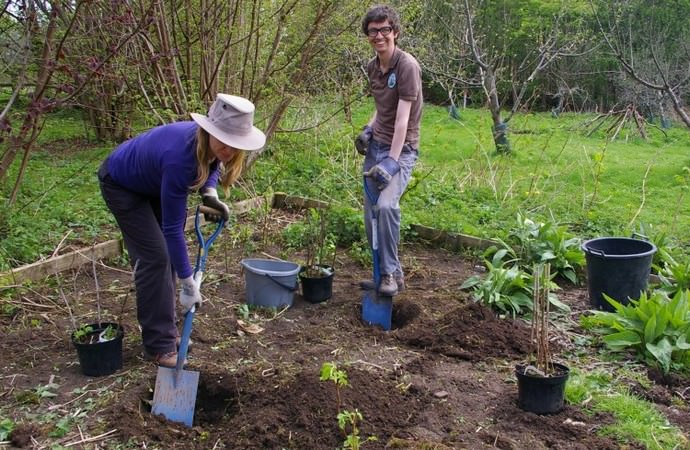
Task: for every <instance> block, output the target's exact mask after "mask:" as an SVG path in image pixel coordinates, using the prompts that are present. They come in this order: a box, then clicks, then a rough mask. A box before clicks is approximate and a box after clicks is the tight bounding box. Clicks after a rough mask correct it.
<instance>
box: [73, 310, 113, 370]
mask: <svg viewBox="0 0 690 450" xmlns="http://www.w3.org/2000/svg"><path fill="white" fill-rule="evenodd" d="M89 326H90V327H91V329H92V330H93V331H91V332H90V333H89V334H88V336H93V337H95V342H93V343H82V342H79V341H78V340H77V339H76V337H75V333H72V343H73V344H74V347H75V348H76V349H77V355H78V357H79V364H80V365H81V371H82V373H83V374H84V375H86V376H89V377H101V376H104V375H110V374H112V373H115V372H117V371H118V370H120V369H122V338H123V337H124V329H123V328H122V327H121V326H120V325H119V324H116V323H111V322H102V323H94V324H91V325H89ZM108 326H111V327H113V329H114V330H115V331H116V333H117V334H116V336H115V338H114V339H111V340H108V341H103V342H99V341H98V336H99V334H100V333H101V332H102V331H104V330H105V329H106V328H107V327H108ZM89 340H91V339H89Z"/></svg>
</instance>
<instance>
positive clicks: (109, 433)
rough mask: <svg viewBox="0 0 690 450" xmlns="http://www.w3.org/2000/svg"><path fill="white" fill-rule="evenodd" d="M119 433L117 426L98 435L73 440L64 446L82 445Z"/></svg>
mask: <svg viewBox="0 0 690 450" xmlns="http://www.w3.org/2000/svg"><path fill="white" fill-rule="evenodd" d="M114 433H117V428H115V429H113V430H110V431H108V432H107V433H103V434H99V435H98V436H93V437H89V438H83V439H81V440H79V441H73V442H68V443H66V444H65V445H64V446H65V447H72V446H74V445H80V444H86V443H89V442H96V441H102V440H103V439H105V438H107V437H109V436H111V435H112V434H114Z"/></svg>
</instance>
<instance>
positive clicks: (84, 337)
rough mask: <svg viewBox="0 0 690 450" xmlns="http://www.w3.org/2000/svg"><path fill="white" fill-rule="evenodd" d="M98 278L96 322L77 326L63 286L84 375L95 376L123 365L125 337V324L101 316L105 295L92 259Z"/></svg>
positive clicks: (71, 337) (108, 373) (135, 266)
mask: <svg viewBox="0 0 690 450" xmlns="http://www.w3.org/2000/svg"><path fill="white" fill-rule="evenodd" d="M92 263H93V265H92V267H93V275H94V282H95V284H96V305H97V314H98V316H97V321H96V322H94V323H86V324H82V325H80V326H77V324H76V321H75V319H74V316H73V315H72V310H71V308H70V306H69V302H68V301H67V298H66V297H65V294H64V292H63V291H62V288H60V294H61V296H62V298H63V300H64V302H65V304H66V305H67V311H68V312H69V315H70V319H71V320H72V326H73V327H74V330H73V331H72V333H71V335H70V340H71V341H72V344H73V345H74V348H75V349H76V350H77V356H78V357H79V364H80V365H81V370H82V373H83V374H84V375H87V376H91V377H98V376H104V375H110V374H112V373H114V372H116V371H117V370H119V369H121V368H122V341H123V338H124V335H125V333H124V328H123V327H122V325H120V324H119V320H118V321H117V322H108V321H103V320H101V298H100V289H99V286H98V278H97V277H96V267H95V261H92ZM137 265H138V264H135V265H134V273H136V270H137ZM131 290H132V289H130V290H128V292H127V294H126V295H125V296H124V299H123V301H122V305H121V312H120V315H122V311H124V307H125V304H126V302H127V299H128V297H129V293H130V292H131Z"/></svg>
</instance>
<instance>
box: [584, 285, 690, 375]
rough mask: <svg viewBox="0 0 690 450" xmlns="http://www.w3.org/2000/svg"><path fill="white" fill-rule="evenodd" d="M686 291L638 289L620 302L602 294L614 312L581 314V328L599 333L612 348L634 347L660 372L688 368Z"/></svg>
mask: <svg viewBox="0 0 690 450" xmlns="http://www.w3.org/2000/svg"><path fill="white" fill-rule="evenodd" d="M688 297H690V291H688V290H685V291H678V292H677V293H676V294H675V295H674V296H673V298H670V299H669V297H668V296H667V295H666V294H665V293H664V292H663V291H659V290H657V291H654V292H652V293H651V294H650V295H647V293H642V295H641V296H640V298H639V300H630V303H628V304H627V305H623V304H621V303H618V302H617V301H616V300H614V299H612V298H610V297H608V296H607V295H604V298H605V299H606V300H607V301H608V302H609V303H610V304H611V305H612V306H613V307H614V309H615V311H614V312H608V311H596V312H595V313H594V315H592V316H583V318H581V320H580V321H581V323H582V326H583V327H584V328H587V329H591V330H593V331H594V332H596V333H598V334H601V335H603V337H602V339H603V341H604V343H605V344H606V345H607V347H608V348H610V349H611V350H613V351H616V352H618V351H627V350H634V351H635V353H636V356H637V358H638V359H639V360H641V361H643V362H644V363H646V364H648V365H656V366H658V367H659V368H660V369H661V370H662V371H663V372H664V373H669V372H670V371H671V370H683V369H686V370H687V369H689V368H690V305H689V303H688Z"/></svg>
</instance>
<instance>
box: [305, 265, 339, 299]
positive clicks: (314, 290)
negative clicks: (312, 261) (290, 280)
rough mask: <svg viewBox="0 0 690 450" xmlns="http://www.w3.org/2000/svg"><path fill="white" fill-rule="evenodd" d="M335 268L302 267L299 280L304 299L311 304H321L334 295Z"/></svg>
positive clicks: (324, 266) (321, 266)
mask: <svg viewBox="0 0 690 450" xmlns="http://www.w3.org/2000/svg"><path fill="white" fill-rule="evenodd" d="M333 274H334V270H333V267H331V266H327V265H325V264H319V265H315V266H311V267H302V269H300V272H299V280H300V283H301V284H302V297H303V298H304V299H305V300H306V301H308V302H310V303H321V302H323V301H326V300H328V299H329V298H331V296H332V295H333Z"/></svg>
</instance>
